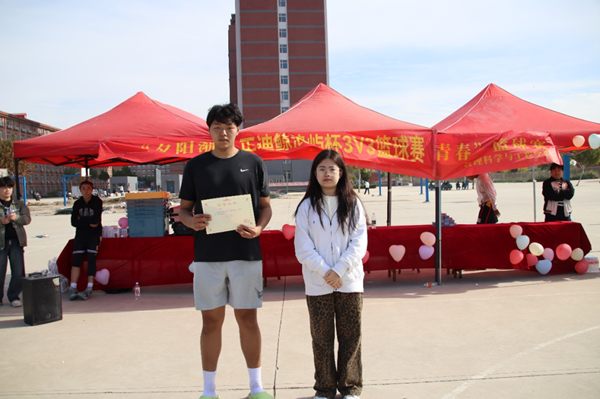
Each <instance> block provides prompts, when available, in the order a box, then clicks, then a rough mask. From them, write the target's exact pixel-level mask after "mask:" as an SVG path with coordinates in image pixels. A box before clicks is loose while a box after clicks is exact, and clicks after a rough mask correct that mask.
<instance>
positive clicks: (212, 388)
mask: <svg viewBox="0 0 600 399" xmlns="http://www.w3.org/2000/svg"><path fill="white" fill-rule="evenodd" d="M202 377H203V378H204V392H203V393H202V396H210V397H211V398H216V397H217V382H216V379H217V371H216V370H215V371H206V370H202Z"/></svg>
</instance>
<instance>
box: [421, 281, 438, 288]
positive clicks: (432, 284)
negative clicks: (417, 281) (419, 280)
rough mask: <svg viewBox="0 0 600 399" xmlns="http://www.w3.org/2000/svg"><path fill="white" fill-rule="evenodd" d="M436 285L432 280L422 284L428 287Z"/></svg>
mask: <svg viewBox="0 0 600 399" xmlns="http://www.w3.org/2000/svg"><path fill="white" fill-rule="evenodd" d="M436 285H437V283H436V282H435V281H434V282H433V283H425V284H423V286H424V287H427V288H430V287H435V286H436Z"/></svg>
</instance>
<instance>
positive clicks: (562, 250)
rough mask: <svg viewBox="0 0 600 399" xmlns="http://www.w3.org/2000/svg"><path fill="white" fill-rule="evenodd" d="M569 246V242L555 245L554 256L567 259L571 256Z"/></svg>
mask: <svg viewBox="0 0 600 399" xmlns="http://www.w3.org/2000/svg"><path fill="white" fill-rule="evenodd" d="M571 252H573V251H572V250H571V246H570V245H569V244H560V245H559V246H558V247H556V257H557V258H558V259H560V260H567V259H569V257H570V256H571Z"/></svg>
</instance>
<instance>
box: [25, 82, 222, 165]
mask: <svg viewBox="0 0 600 399" xmlns="http://www.w3.org/2000/svg"><path fill="white" fill-rule="evenodd" d="M212 148H213V142H212V140H211V138H210V134H209V133H208V127H207V126H206V122H205V121H204V120H203V119H201V118H199V117H197V116H195V115H192V114H190V113H188V112H185V111H182V110H180V109H178V108H175V107H172V106H170V105H167V104H162V103H160V102H158V101H156V100H153V99H151V98H149V97H148V96H146V95H145V94H144V93H142V92H139V93H137V94H136V95H135V96H133V97H131V98H130V99H128V100H126V101H124V102H122V103H121V104H119V105H117V106H116V107H115V108H113V109H111V110H110V111H108V112H106V113H104V114H102V115H99V116H96V117H95V118H92V119H89V120H87V121H85V122H82V123H80V124H78V125H75V126H73V127H70V128H68V129H65V130H61V131H59V132H56V133H52V134H49V135H47V136H42V137H36V138H34V139H31V140H26V141H17V142H15V143H14V157H15V160H27V161H29V162H33V163H43V164H52V165H59V166H75V167H82V166H83V167H94V166H96V167H100V166H121V165H132V164H144V163H154V164H164V163H172V162H179V161H185V160H188V159H190V158H192V157H194V156H196V155H198V154H200V153H202V152H206V151H210V150H212Z"/></svg>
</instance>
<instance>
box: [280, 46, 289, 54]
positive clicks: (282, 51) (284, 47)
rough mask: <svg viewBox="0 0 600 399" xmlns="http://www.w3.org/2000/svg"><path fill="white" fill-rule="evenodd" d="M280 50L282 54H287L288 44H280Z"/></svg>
mask: <svg viewBox="0 0 600 399" xmlns="http://www.w3.org/2000/svg"><path fill="white" fill-rule="evenodd" d="M279 52H280V53H281V54H287V44H280V45H279Z"/></svg>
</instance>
